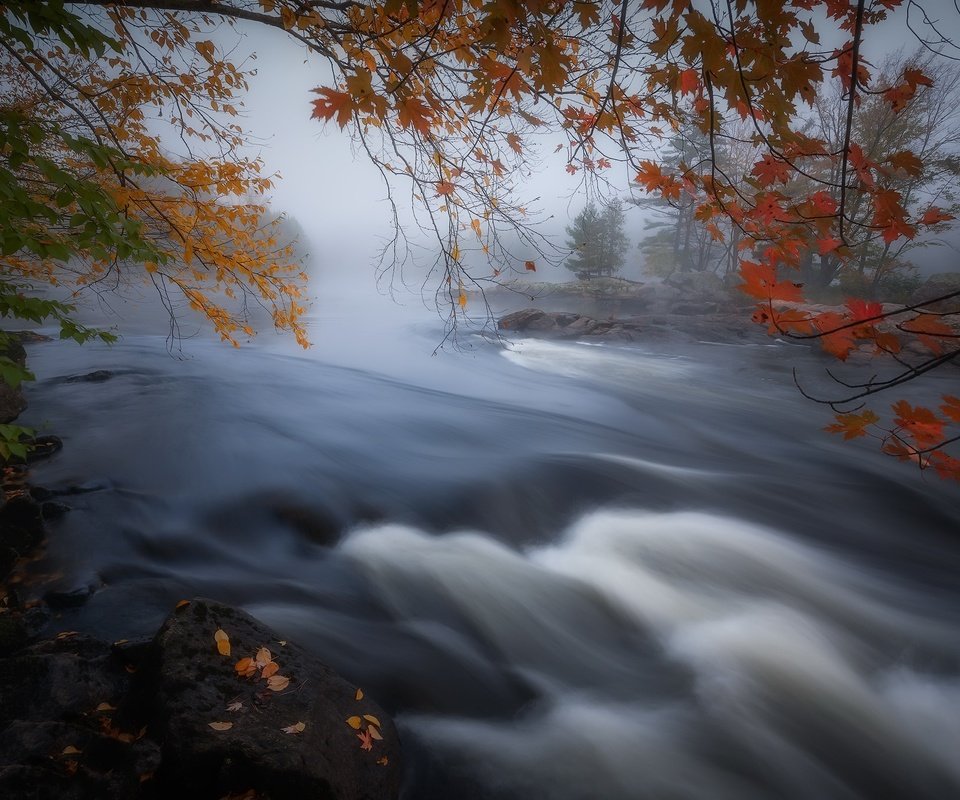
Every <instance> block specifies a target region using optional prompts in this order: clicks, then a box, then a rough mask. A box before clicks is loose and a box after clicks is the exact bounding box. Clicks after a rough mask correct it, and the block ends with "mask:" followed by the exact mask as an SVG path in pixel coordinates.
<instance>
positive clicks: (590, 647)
mask: <svg viewBox="0 0 960 800" xmlns="http://www.w3.org/2000/svg"><path fill="white" fill-rule="evenodd" d="M371 317H372V318H371ZM311 335H312V337H313V339H314V340H315V341H316V342H317V345H316V346H315V347H314V348H313V349H311V350H310V351H306V352H302V351H298V350H296V349H295V348H294V347H293V346H292V345H290V344H289V343H288V342H286V341H285V340H281V339H278V338H275V337H273V336H272V335H263V336H261V337H260V338H259V339H258V340H257V341H255V342H254V343H252V344H250V345H246V346H244V347H242V348H240V349H239V350H234V349H232V348H229V347H227V346H225V345H221V344H219V343H216V342H212V341H209V340H208V339H206V338H203V337H199V338H196V339H191V340H187V341H184V342H183V343H182V351H183V352H182V354H181V353H180V351H179V350H176V351H174V353H173V354H171V352H170V351H169V349H168V347H167V343H166V342H165V340H164V338H163V337H162V336H157V335H152V334H150V333H148V332H146V331H145V330H144V331H139V330H134V332H133V333H128V334H127V335H126V336H125V337H124V339H123V340H122V341H121V343H119V344H117V345H114V346H112V347H106V346H102V345H96V344H88V345H85V346H83V347H82V348H80V347H76V346H74V345H70V344H65V343H60V342H47V343H39V344H34V345H30V350H29V357H30V363H31V366H32V368H33V369H34V371H35V372H36V374H37V378H38V380H37V382H36V384H35V385H34V386H32V387H31V389H30V409H29V411H28V412H27V414H26V415H25V416H24V421H25V422H26V423H28V424H33V425H35V426H36V427H38V428H39V429H41V430H42V431H49V432H52V433H57V434H59V435H60V436H62V438H63V440H64V444H65V446H64V449H63V450H62V452H60V453H59V454H57V455H56V456H54V457H53V458H51V459H49V460H47V461H44V462H41V463H38V465H37V466H36V467H35V469H34V470H33V482H34V483H36V484H39V485H42V486H46V487H49V488H55V489H66V488H68V487H78V488H80V489H83V490H84V491H83V492H82V493H77V494H72V495H69V496H68V497H66V498H65V500H66V502H67V503H68V504H69V505H70V506H71V507H72V511H70V513H69V514H67V515H66V516H65V517H63V518H62V519H61V520H59V521H57V522H56V523H54V524H53V526H52V531H51V534H50V541H49V547H48V550H47V554H46V556H45V557H44V558H43V559H42V560H40V561H39V562H37V563H35V564H34V565H32V572H33V577H32V584H31V586H32V588H31V591H34V592H36V593H37V594H40V593H42V592H43V591H46V590H47V589H49V588H51V587H54V588H64V589H69V588H73V587H76V586H82V585H91V586H94V587H96V589H97V591H96V593H95V594H94V595H93V597H92V598H91V599H90V600H89V601H88V602H87V603H86V604H85V605H84V606H83V607H82V608H79V609H76V610H70V611H65V612H63V615H62V617H61V618H59V619H57V620H55V622H54V625H55V626H58V627H57V629H60V628H69V629H72V630H80V631H87V632H91V633H94V634H96V635H99V636H102V637H105V638H107V639H111V638H118V637H128V638H129V637H133V636H136V635H145V634H148V633H150V632H151V631H152V630H154V629H155V628H156V627H157V626H158V625H159V623H160V622H161V621H162V619H163V618H164V617H165V615H166V614H167V613H168V612H169V611H170V609H171V608H172V606H173V605H174V603H176V602H177V601H178V600H180V599H182V598H189V597H193V596H198V595H199V596H207V597H212V598H215V599H217V600H221V601H224V602H227V603H232V604H236V605H239V606H241V607H243V608H244V609H246V610H247V611H249V612H250V613H252V614H254V615H255V616H257V617H259V618H260V619H262V620H263V621H264V622H266V623H268V624H269V625H271V626H273V627H274V628H275V629H276V630H277V631H278V632H280V634H281V635H283V636H285V637H288V638H290V639H291V640H295V641H297V642H299V643H301V644H302V645H304V646H306V647H307V648H308V649H310V650H312V651H313V652H315V653H317V654H318V655H319V656H320V657H321V658H323V659H324V660H325V661H326V662H327V663H329V664H330V665H331V666H332V667H333V668H335V669H336V670H338V671H340V672H341V673H342V674H344V675H345V676H347V677H348V678H349V679H350V680H353V681H355V682H357V683H358V685H360V686H362V687H363V688H364V690H365V691H367V692H368V693H369V694H370V695H372V696H374V697H375V698H376V699H377V700H378V701H379V702H380V703H381V704H382V705H383V706H384V707H385V708H387V709H388V710H389V711H391V712H392V713H393V714H394V715H395V718H396V720H397V723H398V725H399V726H400V728H401V731H402V732H403V736H404V745H405V749H406V752H407V756H408V766H409V770H408V778H407V784H406V787H405V790H404V797H405V798H406V800H434V798H435V799H436V800H474V799H477V800H479V799H480V798H483V799H484V800H488V799H489V800H508V799H509V800H514V799H516V800H519V799H520V798H522V799H523V800H588V799H590V800H594V799H600V798H602V799H603V800H639V799H640V798H657V800H665V799H667V798H669V799H670V800H675V799H676V800H687V799H689V800H694V799H696V800H726V799H727V798H729V799H730V800H750V799H751V798H769V799H771V800H772V799H773V798H777V799H781V798H798V799H800V800H827V799H829V798H844V799H846V798H851V799H852V798H864V799H865V800H867V799H869V800H873V799H875V798H881V797H884V798H886V797H894V798H911V800H917V799H918V798H937V799H938V800H942V799H943V798H949V797H957V796H960V757H958V749H957V748H958V743H960V635H958V631H960V625H958V623H960V580H958V579H957V576H958V574H960V524H958V522H960V503H958V501H960V491H958V487H955V486H951V485H948V484H946V483H944V482H942V481H940V480H938V479H937V478H935V477H934V476H932V475H929V476H928V475H921V474H919V473H918V472H917V471H915V470H913V469H911V468H909V467H908V466H905V465H903V464H899V463H897V462H896V461H894V460H893V459H890V458H888V457H885V456H883V455H881V454H879V453H878V452H876V448H875V446H874V445H873V444H871V443H869V442H854V443H849V444H848V443H843V442H842V441H840V440H839V438H838V437H831V436H829V435H827V434H825V433H823V432H822V428H823V426H824V425H826V424H828V423H829V422H830V419H829V415H828V413H827V412H826V411H825V410H824V409H823V408H822V407H820V406H817V405H815V404H812V403H810V402H809V401H806V400H804V399H803V398H801V397H800V395H799V394H798V392H797V390H796V388H795V387H794V385H793V380H792V377H791V372H790V370H791V367H792V366H793V365H799V367H800V369H801V375H802V376H805V377H806V378H808V379H809V380H810V381H812V382H813V383H814V384H815V383H816V381H817V380H819V378H818V376H819V375H821V374H822V367H823V362H822V361H820V360H819V359H818V358H817V357H816V356H815V355H813V354H811V353H810V352H809V351H808V350H807V349H805V348H799V347H795V346H793V347H792V346H790V345H786V344H782V343H781V344H778V343H775V342H771V343H770V344H769V345H766V344H764V345H744V346H719V345H710V344H700V345H682V346H681V345H677V346H675V347H669V348H666V349H658V351H656V352H651V351H650V349H649V348H645V347H644V346H643V345H637V346H632V347H631V346H616V345H603V346H588V345H584V344H578V343H573V342H567V343H559V342H550V341H538V340H533V339H527V340H519V341H516V342H513V343H512V344H511V345H509V346H503V345H501V344H498V343H496V342H489V341H485V340H483V339H481V338H479V337H470V336H469V335H465V336H464V338H463V339H462V340H461V343H462V344H463V348H462V349H460V350H457V349H452V348H446V349H445V350H444V351H442V352H440V353H438V354H436V355H434V353H433V351H434V348H435V347H436V345H437V344H438V343H439V341H440V339H441V337H442V332H441V327H440V325H439V323H438V322H437V321H436V320H435V319H433V318H431V317H429V316H422V315H419V314H416V313H413V314H409V315H408V314H406V313H403V314H401V313H396V314H394V313H392V312H388V313H384V314H383V315H378V314H373V315H370V317H368V318H367V319H363V318H362V316H361V315H360V314H359V313H356V310H355V309H350V308H347V307H344V308H339V309H337V308H334V309H333V310H329V311H325V312H324V313H319V314H318V315H317V316H316V317H315V318H314V320H313V321H312V330H311ZM96 369H109V370H112V371H113V372H114V376H113V377H112V378H111V379H110V380H107V381H104V382H101V383H82V382H80V383H76V382H68V381H65V380H64V378H65V377H67V376H70V375H77V374H83V373H87V372H90V371H92V370H96ZM955 377H956V376H955V375H952V376H945V377H942V378H940V379H939V380H941V381H942V382H943V383H944V387H946V386H948V385H949V381H950V380H951V379H952V380H953V382H954V385H955V383H956V381H955Z"/></svg>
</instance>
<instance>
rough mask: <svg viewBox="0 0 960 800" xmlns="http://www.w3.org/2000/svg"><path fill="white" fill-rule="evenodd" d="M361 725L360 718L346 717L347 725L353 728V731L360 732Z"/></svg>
mask: <svg viewBox="0 0 960 800" xmlns="http://www.w3.org/2000/svg"><path fill="white" fill-rule="evenodd" d="M362 724H363V720H362V719H360V717H347V725H349V726H350V727H351V728H353V729H354V730H355V731H358V730H360V726H361V725H362Z"/></svg>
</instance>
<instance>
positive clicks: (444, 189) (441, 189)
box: [437, 181, 453, 196]
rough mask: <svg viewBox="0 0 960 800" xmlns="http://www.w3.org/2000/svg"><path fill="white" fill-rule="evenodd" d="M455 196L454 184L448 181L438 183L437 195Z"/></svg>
mask: <svg viewBox="0 0 960 800" xmlns="http://www.w3.org/2000/svg"><path fill="white" fill-rule="evenodd" d="M448 194H453V184H452V183H450V182H448V181H439V182H438V183H437V195H438V196H439V195H448Z"/></svg>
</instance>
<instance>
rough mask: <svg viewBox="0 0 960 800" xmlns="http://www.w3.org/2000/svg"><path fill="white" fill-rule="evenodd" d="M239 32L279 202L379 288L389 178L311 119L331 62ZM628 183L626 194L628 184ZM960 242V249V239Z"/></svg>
mask: <svg viewBox="0 0 960 800" xmlns="http://www.w3.org/2000/svg"><path fill="white" fill-rule="evenodd" d="M924 8H925V11H926V13H927V16H928V17H929V18H930V19H934V20H937V22H938V24H939V27H940V29H941V30H943V31H945V32H947V33H948V35H950V36H951V37H954V38H955V40H957V41H960V12H958V11H957V10H956V8H955V7H954V4H953V1H952V0H926V2H925V3H924ZM910 14H911V20H912V21H913V23H914V26H915V28H922V27H923V26H922V14H921V13H920V9H919V6H916V5H914V7H913V9H912V10H911V12H910ZM904 20H905V11H904V10H900V11H899V12H897V13H895V14H894V15H892V18H891V19H890V20H889V21H888V22H887V23H885V24H884V25H882V26H880V27H879V28H878V29H876V30H874V31H873V32H872V36H871V38H870V39H869V40H868V49H867V57H868V58H870V59H879V58H882V57H883V56H884V55H885V54H887V53H891V52H894V51H896V50H898V49H900V48H906V49H908V50H909V49H912V44H913V41H914V39H913V37H912V35H911V34H910V33H909V31H907V30H906V27H905V22H904ZM830 24H831V23H829V22H828V21H826V20H824V23H823V25H822V26H818V27H819V28H821V35H822V37H823V40H824V41H823V43H824V45H831V36H833V38H837V37H838V36H839V34H837V33H835V32H834V33H832V34H831V31H830V27H829V26H830ZM237 30H238V31H239V32H240V33H241V35H242V40H241V42H240V44H239V46H238V49H237V53H235V54H234V59H236V58H237V56H238V55H240V54H241V53H243V52H256V54H257V59H256V61H255V66H256V69H257V72H258V74H257V75H256V76H255V77H254V78H253V79H252V81H251V89H250V91H249V93H248V94H247V96H246V101H245V107H246V110H247V111H246V113H247V116H246V118H245V119H244V120H243V122H242V124H244V126H245V127H246V128H247V129H248V130H249V131H250V132H251V133H252V134H253V135H254V137H255V138H256V139H257V140H258V141H259V142H260V144H259V145H258V148H257V152H258V153H259V155H260V156H261V157H262V158H263V160H264V161H265V163H266V165H267V168H268V170H269V171H275V172H279V173H280V175H281V176H282V177H281V180H280V181H278V183H277V185H276V188H275V190H274V191H273V194H272V202H273V204H274V205H275V206H276V207H278V208H280V209H283V210H285V211H288V212H289V213H291V214H293V215H294V216H295V217H296V219H297V221H298V222H299V223H300V224H301V225H302V226H303V228H304V229H305V230H306V232H307V235H308V237H309V250H310V253H311V256H312V258H311V270H312V272H313V273H314V275H315V277H317V278H319V279H320V280H321V281H322V282H323V283H325V284H327V283H331V282H332V283H334V284H338V283H339V284H352V285H355V286H357V287H360V288H366V289H371V290H372V289H374V288H375V284H376V279H375V270H374V269H373V266H372V261H373V259H374V257H375V255H376V253H377V250H378V248H379V246H380V244H381V243H382V241H383V237H385V236H387V235H389V233H390V215H389V207H388V205H387V203H386V200H385V189H384V187H383V184H382V182H381V179H380V176H379V174H378V173H377V172H376V171H375V170H374V169H373V167H372V166H371V165H370V164H369V163H368V162H367V161H366V160H365V158H364V157H363V155H362V154H359V155H358V154H355V153H354V152H353V150H352V147H351V142H350V138H349V135H348V133H347V131H341V130H340V129H339V128H338V127H337V126H336V125H333V124H328V125H326V126H324V125H322V124H321V123H319V122H318V121H316V120H311V119H310V112H311V106H310V101H311V99H312V98H313V95H312V94H311V92H310V90H311V89H313V88H314V87H316V86H319V85H322V84H325V83H327V84H329V83H330V76H329V71H328V68H327V67H326V64H325V63H324V62H323V60H322V59H319V58H318V57H316V56H311V55H310V54H309V53H307V52H306V51H305V50H304V49H303V48H302V47H300V46H299V45H298V44H297V43H296V42H294V41H292V40H291V39H290V38H289V37H288V36H287V35H285V34H284V33H283V32H281V31H279V30H274V29H267V28H264V27H263V26H258V25H247V24H243V23H241V24H239V25H238V26H237ZM228 35H233V34H228ZM551 149H552V147H551ZM543 161H544V165H543V168H542V169H541V170H540V172H539V173H538V174H537V175H535V176H534V179H533V180H532V181H530V182H528V183H527V184H526V185H525V187H524V188H525V189H526V190H528V191H529V192H530V193H531V195H533V196H540V197H541V198H542V200H541V201H540V203H539V205H540V208H541V209H542V211H543V217H544V218H545V222H544V225H543V227H544V230H545V231H546V232H547V233H550V234H552V235H555V236H557V237H558V239H559V240H560V242H561V243H562V241H563V238H564V236H563V228H564V226H565V225H566V224H567V223H568V220H569V219H570V218H571V217H572V216H574V215H575V214H576V213H577V211H579V209H580V208H581V207H582V205H583V203H584V202H585V198H584V197H583V195H579V194H577V192H578V185H579V180H578V179H577V178H574V177H572V176H569V175H567V174H566V173H565V172H564V170H563V164H564V162H563V161H562V160H561V157H560V156H557V157H556V158H554V159H551V158H550V157H549V156H548V155H546V154H544V156H543ZM621 185H622V186H623V188H624V191H625V192H626V190H627V180H626V178H624V180H623V181H622V184H621ZM631 215H632V216H631ZM628 228H629V230H628V233H629V235H630V238H631V240H632V243H633V247H632V248H631V251H630V252H631V253H636V252H637V251H636V250H635V249H633V248H635V244H636V242H637V241H638V240H639V239H640V238H641V237H642V236H643V220H642V219H641V217H640V216H639V212H638V211H637V210H636V209H628ZM951 238H952V239H953V240H954V241H958V242H960V237H958V236H956V235H955V236H953V237H951ZM628 258H629V255H628ZM956 258H957V253H956V252H954V251H953V250H951V249H950V248H936V249H931V250H927V251H926V252H925V253H924V260H925V261H927V262H928V263H929V271H942V270H944V269H950V268H953V264H954V261H955V260H956ZM538 277H544V278H552V279H566V278H568V277H569V273H567V272H566V270H563V269H556V270H553V271H551V270H550V269H546V270H542V271H541V272H540V274H538ZM412 283H413V284H414V285H416V283H417V282H416V281H413V282H412Z"/></svg>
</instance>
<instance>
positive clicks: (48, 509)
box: [40, 500, 72, 520]
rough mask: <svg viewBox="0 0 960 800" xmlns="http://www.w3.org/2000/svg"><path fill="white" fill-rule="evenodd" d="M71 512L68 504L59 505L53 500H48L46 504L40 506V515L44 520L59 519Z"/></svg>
mask: <svg viewBox="0 0 960 800" xmlns="http://www.w3.org/2000/svg"><path fill="white" fill-rule="evenodd" d="M71 510H72V509H71V508H70V506H68V505H67V504H66V503H58V502H56V501H53V500H48V501H47V502H46V503H41V504H40V513H41V514H42V515H43V518H44V520H50V519H59V518H60V517H62V516H63V515H64V514H66V513H67V512H68V511H71Z"/></svg>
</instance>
